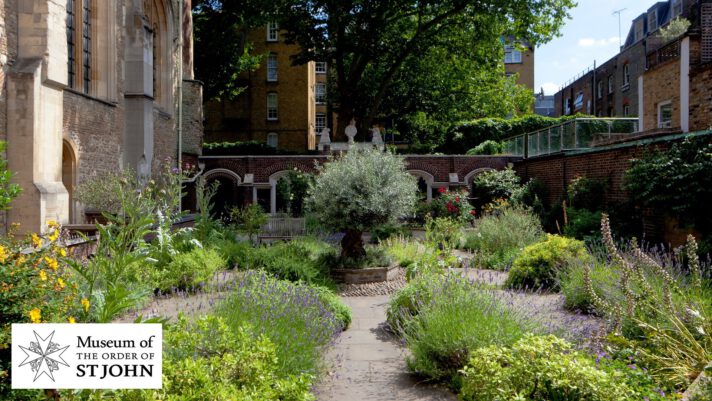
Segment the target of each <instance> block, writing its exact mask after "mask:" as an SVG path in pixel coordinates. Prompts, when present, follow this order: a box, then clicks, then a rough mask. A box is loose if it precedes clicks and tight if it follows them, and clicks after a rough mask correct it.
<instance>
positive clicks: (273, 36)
mask: <svg viewBox="0 0 712 401" xmlns="http://www.w3.org/2000/svg"><path fill="white" fill-rule="evenodd" d="M278 40H279V25H277V23H276V22H270V23H268V24H267V41H268V42H276V41H278Z"/></svg>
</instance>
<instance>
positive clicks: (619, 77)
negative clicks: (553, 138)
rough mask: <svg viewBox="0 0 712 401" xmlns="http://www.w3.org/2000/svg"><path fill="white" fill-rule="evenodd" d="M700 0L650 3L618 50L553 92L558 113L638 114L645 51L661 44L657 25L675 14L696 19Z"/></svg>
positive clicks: (695, 22) (669, 0)
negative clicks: (609, 57) (607, 58)
mask: <svg viewBox="0 0 712 401" xmlns="http://www.w3.org/2000/svg"><path fill="white" fill-rule="evenodd" d="M701 3H703V1H700V0H667V1H661V2H657V3H655V4H654V5H652V6H651V7H650V8H649V9H648V10H647V12H645V13H643V14H641V15H639V16H638V17H637V18H635V19H634V20H633V21H632V23H631V27H630V29H629V31H628V35H627V36H626V38H625V42H624V44H623V45H622V47H621V49H620V51H619V53H618V54H617V55H615V56H614V57H612V58H611V59H610V60H607V61H606V62H604V63H602V64H600V65H595V64H594V67H593V68H591V69H589V70H588V71H586V72H584V73H583V74H581V75H580V76H578V77H576V78H575V79H573V80H572V81H571V82H570V83H567V84H565V85H564V87H562V88H561V90H560V91H559V92H557V93H556V94H555V109H556V115H557V116H563V115H571V114H576V113H583V114H590V115H595V116H598V117H634V116H638V115H639V114H640V102H639V99H640V97H639V92H640V88H639V87H638V82H639V78H640V77H641V76H642V75H643V74H644V73H645V72H646V70H647V69H648V67H649V66H648V63H647V57H646V55H647V54H648V53H650V52H653V51H655V50H657V49H658V48H659V47H660V46H661V45H662V44H661V43H660V42H661V40H660V39H659V37H658V34H659V32H660V29H661V28H663V27H665V26H666V25H668V24H669V23H670V21H672V20H673V19H675V18H678V17H682V18H686V19H688V20H690V21H691V22H692V24H693V29H694V27H696V26H698V25H696V24H697V23H698V22H699V18H698V15H699V8H700V5H701Z"/></svg>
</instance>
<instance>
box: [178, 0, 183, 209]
mask: <svg viewBox="0 0 712 401" xmlns="http://www.w3.org/2000/svg"><path fill="white" fill-rule="evenodd" d="M178 51H179V52H180V56H179V57H178V150H177V151H178V166H177V167H178V171H180V172H181V173H182V172H183V0H178ZM178 210H183V198H182V197H179V199H178Z"/></svg>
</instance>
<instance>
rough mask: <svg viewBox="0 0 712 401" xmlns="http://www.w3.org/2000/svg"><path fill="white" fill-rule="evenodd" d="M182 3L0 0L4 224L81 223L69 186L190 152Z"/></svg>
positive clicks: (192, 100) (191, 91)
mask: <svg viewBox="0 0 712 401" xmlns="http://www.w3.org/2000/svg"><path fill="white" fill-rule="evenodd" d="M181 6H182V9H181ZM190 10H191V4H190V0H182V1H181V0H117V1H104V0H0V64H1V67H2V68H1V69H0V88H1V90H2V93H1V94H0V139H2V140H6V141H7V144H8V146H7V159H8V162H9V168H10V170H11V171H13V173H14V174H15V175H14V178H13V180H14V181H15V182H16V183H18V184H20V185H21V186H22V188H23V193H22V195H21V196H20V197H19V198H18V199H16V200H15V201H14V202H13V204H12V209H11V210H10V211H9V212H7V216H6V217H7V219H6V224H7V223H10V222H17V223H21V225H22V226H21V227H22V230H23V231H28V232H29V231H39V230H41V228H42V226H43V225H44V222H45V221H46V220H49V219H54V220H58V221H60V222H61V223H78V222H82V221H83V207H82V205H79V204H78V202H76V201H75V199H74V196H73V194H74V190H75V188H76V186H77V185H78V184H80V183H82V182H84V181H85V180H87V179H90V178H91V177H95V176H99V175H101V174H103V173H105V172H112V171H118V170H121V169H124V168H131V169H133V170H134V171H137V172H138V173H140V174H142V175H149V174H151V173H152V172H153V171H155V170H156V168H157V167H158V166H159V165H160V164H161V163H164V162H169V163H173V164H174V165H175V163H177V161H178V160H179V159H181V158H182V156H183V155H184V154H185V155H198V154H199V152H200V149H201V145H202V143H201V141H202V85H201V84H200V83H199V82H196V81H195V80H193V63H192V57H193V56H192V19H191V13H190ZM181 100H182V101H181ZM181 110H182V119H181V118H179V114H180V113H181ZM167 159H169V160H168V161H166V160H167Z"/></svg>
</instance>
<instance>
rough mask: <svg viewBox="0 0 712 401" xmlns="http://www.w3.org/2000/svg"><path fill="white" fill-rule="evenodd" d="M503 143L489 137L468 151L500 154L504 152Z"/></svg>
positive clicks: (475, 153)
mask: <svg viewBox="0 0 712 401" xmlns="http://www.w3.org/2000/svg"><path fill="white" fill-rule="evenodd" d="M502 150H503V146H502V143H500V142H497V141H493V140H491V139H488V140H486V141H484V142H482V143H481V144H479V145H477V146H475V147H474V148H472V149H470V150H468V151H467V153H466V154H468V155H473V156H474V155H498V154H500V153H502Z"/></svg>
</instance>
